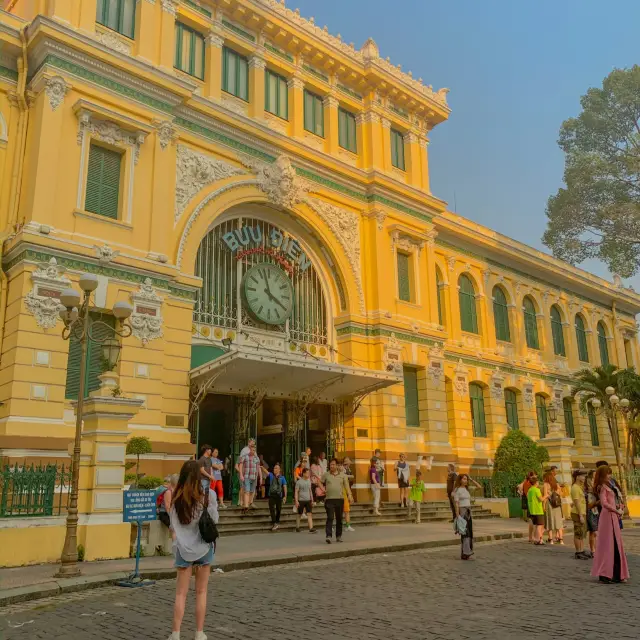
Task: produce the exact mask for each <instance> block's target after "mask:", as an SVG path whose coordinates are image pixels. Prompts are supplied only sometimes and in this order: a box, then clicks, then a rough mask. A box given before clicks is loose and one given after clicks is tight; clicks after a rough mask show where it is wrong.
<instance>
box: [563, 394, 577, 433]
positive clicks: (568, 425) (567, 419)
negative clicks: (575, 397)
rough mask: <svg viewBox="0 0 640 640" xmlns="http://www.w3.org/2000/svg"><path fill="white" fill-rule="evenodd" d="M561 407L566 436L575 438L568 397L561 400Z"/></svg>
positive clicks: (571, 408) (571, 407)
mask: <svg viewBox="0 0 640 640" xmlns="http://www.w3.org/2000/svg"><path fill="white" fill-rule="evenodd" d="M562 409H563V410H564V430H565V433H566V434H567V438H575V437H576V429H575V426H574V424H573V405H572V402H571V400H570V398H565V399H564V400H563V401H562Z"/></svg>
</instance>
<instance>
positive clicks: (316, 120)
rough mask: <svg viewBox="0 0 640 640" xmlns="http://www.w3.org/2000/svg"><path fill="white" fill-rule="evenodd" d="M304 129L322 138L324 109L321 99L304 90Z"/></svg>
mask: <svg viewBox="0 0 640 640" xmlns="http://www.w3.org/2000/svg"><path fill="white" fill-rule="evenodd" d="M304 128H305V130H306V131H310V132H311V133H314V134H315V135H317V136H320V137H321V138H324V107H323V105H322V98H320V97H319V96H316V95H314V94H313V93H310V92H309V91H307V90H306V89H305V92H304Z"/></svg>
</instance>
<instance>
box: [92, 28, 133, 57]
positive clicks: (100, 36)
mask: <svg viewBox="0 0 640 640" xmlns="http://www.w3.org/2000/svg"><path fill="white" fill-rule="evenodd" d="M96 40H97V41H98V42H101V43H102V44H103V45H104V46H105V47H109V49H113V50H114V51H117V52H118V53H124V54H125V55H126V56H130V55H131V45H128V44H127V43H126V42H123V41H122V40H121V39H120V38H118V36H116V35H115V34H114V33H113V31H96Z"/></svg>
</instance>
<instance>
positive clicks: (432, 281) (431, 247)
mask: <svg viewBox="0 0 640 640" xmlns="http://www.w3.org/2000/svg"><path fill="white" fill-rule="evenodd" d="M437 236H438V232H437V231H436V230H435V229H433V228H432V229H430V230H429V231H427V247H426V254H427V255H426V258H427V278H426V284H427V298H426V305H425V306H426V307H427V313H428V318H429V322H430V323H431V324H432V325H439V324H440V319H439V318H438V282H437V280H436V252H435V246H436V237H437Z"/></svg>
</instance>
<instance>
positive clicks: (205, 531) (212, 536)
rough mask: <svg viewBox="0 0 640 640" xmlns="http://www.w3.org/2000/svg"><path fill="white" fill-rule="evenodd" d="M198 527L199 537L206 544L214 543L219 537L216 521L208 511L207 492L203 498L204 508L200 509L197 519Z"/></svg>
mask: <svg viewBox="0 0 640 640" xmlns="http://www.w3.org/2000/svg"><path fill="white" fill-rule="evenodd" d="M198 529H200V537H201V538H202V539H203V540H204V541H205V542H206V543H208V544H214V545H215V543H216V540H217V539H218V537H219V535H220V534H219V533H218V527H217V526H216V523H215V522H214V521H213V518H212V517H211V514H210V513H209V492H208V491H207V492H206V493H205V498H204V509H203V510H202V514H201V515H200V520H199V521H198Z"/></svg>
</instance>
